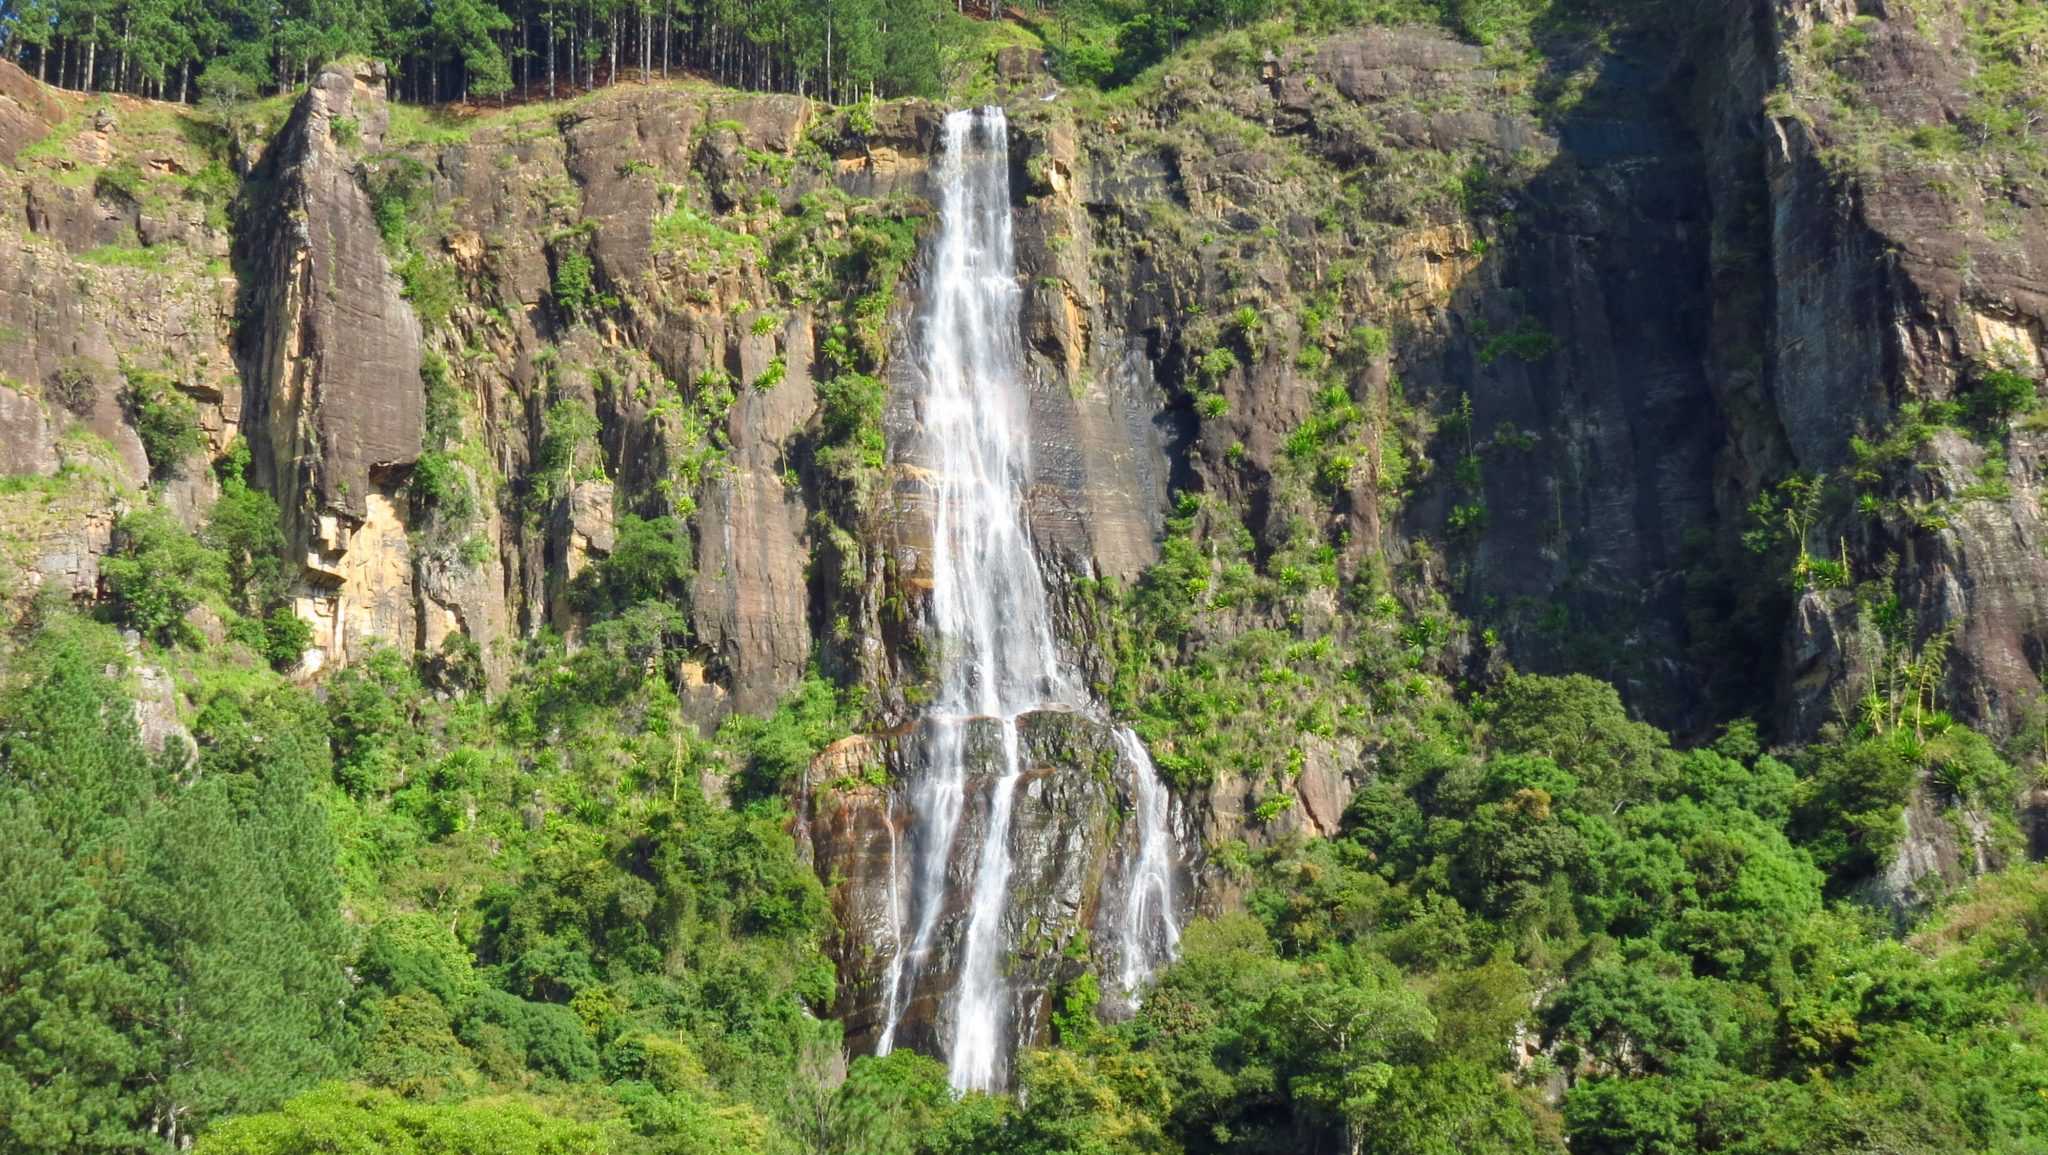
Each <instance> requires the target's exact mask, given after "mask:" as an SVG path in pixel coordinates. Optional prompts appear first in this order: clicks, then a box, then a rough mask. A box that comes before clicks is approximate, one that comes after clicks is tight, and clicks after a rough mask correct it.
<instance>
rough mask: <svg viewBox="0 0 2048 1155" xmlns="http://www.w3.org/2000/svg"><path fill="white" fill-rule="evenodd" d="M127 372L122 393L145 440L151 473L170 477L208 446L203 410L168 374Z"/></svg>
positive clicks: (126, 406)
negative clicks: (203, 430) (201, 425)
mask: <svg viewBox="0 0 2048 1155" xmlns="http://www.w3.org/2000/svg"><path fill="white" fill-rule="evenodd" d="M125 372H126V375H127V378H128V384H127V388H126V389H125V390H124V391H123V393H122V398H121V401H122V407H123V408H124V409H125V410H126V411H127V414H128V420H129V422H130V423H131V424H132V425H134V426H135V435H136V436H137V437H138V438H140V439H141V440H142V452H143V453H144V455H146V456H147V457H148V458H149V468H150V471H151V472H152V473H153V474H155V475H156V476H158V477H168V476H170V475H172V474H174V473H175V472H176V471H177V470H178V469H179V468H180V467H181V466H182V465H183V464H184V462H185V459H186V458H188V457H191V456H192V455H193V454H195V453H197V452H199V451H200V450H201V449H202V448H204V447H205V445H206V435H205V433H204V432H202V431H201V430H200V428H199V407H198V406H196V405H194V404H193V403H192V399H191V398H190V397H187V396H185V394H184V393H183V392H181V391H180V390H179V389H178V386H177V383H176V382H175V381H174V380H173V379H172V378H171V377H169V376H167V375H165V374H162V373H151V372H146V371H144V370H139V369H129V370H126V371H125Z"/></svg>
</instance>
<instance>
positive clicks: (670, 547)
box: [570, 513, 690, 613]
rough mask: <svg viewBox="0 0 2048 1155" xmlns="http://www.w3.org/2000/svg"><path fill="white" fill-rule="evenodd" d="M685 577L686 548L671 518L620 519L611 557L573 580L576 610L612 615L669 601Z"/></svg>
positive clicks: (687, 568)
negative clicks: (655, 601) (652, 602)
mask: <svg viewBox="0 0 2048 1155" xmlns="http://www.w3.org/2000/svg"><path fill="white" fill-rule="evenodd" d="M689 576H690V545H689V539H688V538H687V537H685V536H684V534H683V532H682V529H681V528H680V527H679V526H677V525H676V523H675V519H674V518H668V517H651V518H643V517H635V516H634V515H632V514H630V513H629V514H625V515H622V516H621V517H620V518H619V520H618V524H617V526H616V530H615V534H614V538H613V542H612V551H611V553H610V554H609V555H608V556H606V557H603V558H600V559H598V561H597V562H596V564H594V565H592V566H590V567H589V568H587V569H585V570H584V571H583V572H582V573H580V574H577V575H576V583H575V586H574V588H573V589H572V590H571V591H570V596H571V598H572V599H573V600H574V601H575V603H576V605H577V608H579V609H582V610H584V611H586V612H594V613H617V612H619V611H621V610H624V609H625V608H626V607H628V606H632V605H635V604H637V603H639V602H642V601H647V600H650V599H656V598H662V599H673V598H675V597H678V596H679V595H680V594H681V591H682V586H683V583H684V582H686V581H688V580H689Z"/></svg>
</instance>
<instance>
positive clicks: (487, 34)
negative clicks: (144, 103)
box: [0, 0, 1547, 104]
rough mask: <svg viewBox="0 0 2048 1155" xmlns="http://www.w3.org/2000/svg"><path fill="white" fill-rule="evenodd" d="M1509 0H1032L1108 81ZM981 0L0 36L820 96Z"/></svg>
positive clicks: (218, 9) (87, 56)
mask: <svg viewBox="0 0 2048 1155" xmlns="http://www.w3.org/2000/svg"><path fill="white" fill-rule="evenodd" d="M1543 7H1547V6H1545V5H1530V4H1526V3H1523V0H1306V2H1302V0H1225V2H1221V3H1217V2H1213V0H1171V2H1169V3H1163V4H1143V3H1135V2H1133V0H1031V2H1030V3H1029V4H1027V5H1026V6H1025V8H1024V9H1023V10H1020V11H1017V12H1015V13H1014V14H1015V15H1017V16H1019V17H1021V18H1023V19H1024V20H1026V21H1027V22H1029V23H1031V24H1034V25H1039V26H1042V27H1044V28H1045V29H1046V30H1047V32H1048V33H1049V34H1050V35H1051V36H1052V37H1053V39H1054V40H1055V41H1056V42H1057V43H1059V44H1061V45H1063V46H1065V47H1067V48H1068V49H1069V50H1070V51H1069V52H1067V53H1065V55H1069V56H1071V59H1070V60H1067V61H1065V62H1064V63H1063V65H1062V70H1063V72H1065V73H1067V74H1069V75H1071V76H1073V77H1074V78H1076V79H1078V80H1082V81H1092V82H1106V81H1115V80H1127V79H1129V78H1130V77H1131V76H1133V75H1135V74H1136V73H1137V72H1138V71H1140V70H1142V69H1143V68H1145V67H1146V66H1148V65H1151V64H1153V63H1156V62H1157V61H1159V60H1161V59H1163V58H1164V57H1165V56H1166V54H1167V53H1169V52H1171V51H1172V50H1173V49H1175V48H1176V47H1178V46H1179V45H1180V44H1181V43H1182V42H1183V41H1185V40H1186V39H1188V38H1189V37H1194V36H1199V35H1201V34H1203V33H1205V32H1209V31H1213V30H1215V29H1219V28H1236V27H1243V26H1246V25H1249V24H1253V23H1256V22H1259V21H1262V20H1270V19H1273V18H1276V17H1284V18H1288V19H1291V20H1293V21H1295V22H1296V23H1297V24H1299V25H1300V26H1302V27H1303V28H1304V29H1313V28H1331V27H1338V26H1342V25H1352V24H1359V23H1363V22H1369V21H1372V20H1388V21H1393V20H1431V19H1440V20H1444V21H1447V22H1449V23H1451V24H1453V25H1455V26H1456V27H1458V28H1460V29H1462V30H1464V31H1466V32H1467V33H1469V34H1471V35H1474V36H1476V37H1479V38H1481V39H1490V38H1491V37H1492V36H1494V35H1496V34H1498V32H1499V31H1500V30H1502V29H1503V28H1505V27H1508V26H1512V25H1516V24H1526V23H1527V22H1528V20H1529V19H1530V18H1531V16H1532V15H1534V14H1535V12H1536V10H1537V9H1539V8H1543ZM1004 13H1005V8H1002V7H999V6H998V5H997V4H996V3H995V0H989V2H988V3H987V4H986V6H984V5H983V4H982V0H974V2H973V3H971V4H970V3H968V2H967V0H960V2H959V3H958V4H954V3H949V2H948V0H823V2H821V3H801V2H797V0H708V2H704V3H692V2H690V0H435V2H425V0H367V2H365V3H347V2H337V0H287V2H283V3H278V2H275V0H9V3H7V4H6V5H4V6H0V51H4V52H6V53H7V55H8V56H10V57H11V58H12V59H14V60H15V61H16V62H17V63H19V64H21V65H22V67H23V68H24V69H25V70H27V71H28V72H29V73H30V74H32V75H34V76H36V77H37V78H38V79H41V80H42V81H44V82H45V83H49V84H55V85H59V86H61V87H65V88H71V89H77V90H82V91H88V92H127V93H134V94H137V95H142V96H148V97H153V98H156V99H163V100H173V101H187V100H197V99H200V98H201V97H203V96H206V95H212V96H214V97H216V98H217V99H220V100H223V101H227V102H233V101H235V100H239V99H242V98H245V97H248V96H251V95H257V94H262V93H267V92H274V91H282V90H285V89H288V88H290V87H291V86H293V85H297V84H303V83H304V82H305V81H306V80H307V79H308V78H309V77H310V76H311V75H312V74H313V72H314V71H315V70H316V69H318V68H319V66H320V65H322V64H324V63H326V62H328V61H330V60H335V59H338V58H340V57H343V56H349V55H356V54H362V55H369V56H374V57H376V58H378V59H380V60H384V61H387V62H389V64H390V65H391V67H392V69H393V71H394V75H395V79H394V89H395V91H396V93H397V94H398V95H399V96H400V97H401V98H403V99H406V100H412V101H418V102H424V103H436V104H437V103H440V102H442V101H455V100H469V99H484V100H496V99H500V98H505V97H508V96H517V97H519V98H522V99H527V98H533V97H537V96H544V97H549V98H553V97H556V96H559V95H566V94H567V93H568V92H570V91H573V90H578V89H590V88H595V87H598V86H599V85H600V84H609V83H612V82H613V81H615V80H619V79H628V78H651V77H657V76H658V77H661V78H663V79H666V78H668V77H669V76H670V75H671V74H672V73H673V72H679V71H687V72H691V73H696V74H700V75H703V76H706V77H709V78H710V79H712V80H715V81H717V82H718V83H720V84H727V85H733V86H736V87H741V88H749V89H756V90H761V91H775V92H794V93H800V94H803V95H808V96H815V97H818V98H821V99H824V100H829V101H841V102H844V101H850V100H857V99H860V98H862V97H871V96H881V97H893V96H935V95H938V94H939V92H940V91H941V90H942V88H943V87H944V84H945V80H946V77H945V73H944V66H945V65H946V64H947V63H948V62H949V61H951V60H952V59H953V58H954V57H955V55H956V54H957V52H958V50H959V49H960V48H961V46H962V45H964V44H968V43H970V42H974V41H977V40H978V39H979V38H980V37H981V35H982V31H981V29H980V28H979V27H978V26H979V25H981V24H983V23H985V22H990V21H995V20H996V19H997V18H998V17H1001V16H1003V15H1004Z"/></svg>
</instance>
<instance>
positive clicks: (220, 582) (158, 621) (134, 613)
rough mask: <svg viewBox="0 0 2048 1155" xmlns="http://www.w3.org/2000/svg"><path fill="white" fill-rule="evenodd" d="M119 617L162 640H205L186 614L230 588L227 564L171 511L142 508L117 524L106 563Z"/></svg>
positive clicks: (102, 572)
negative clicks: (111, 548)
mask: <svg viewBox="0 0 2048 1155" xmlns="http://www.w3.org/2000/svg"><path fill="white" fill-rule="evenodd" d="M100 575H101V577H103V578H104V579H105V580H106V583H107V591H108V593H109V594H110V595H111V598H112V604H111V609H112V612H113V617H114V620H115V621H116V622H119V623H120V624H122V625H124V626H127V627H129V628H130V629H133V630H136V631H137V632H139V633H141V634H142V635H143V636H144V637H146V638H149V639H151V640H153V641H156V642H157V643H159V644H161V645H176V644H180V643H183V644H187V645H197V644H199V641H200V639H199V636H198V634H197V632H196V631H194V630H193V629H192V627H191V625H190V624H189V623H187V622H186V620H185V615H186V614H187V613H189V612H190V611H191V609H192V607H194V606H196V605H198V604H199V603H200V602H202V601H205V600H206V599H207V597H209V596H213V595H219V594H221V593H223V592H225V588H226V585H227V565H226V562H225V559H224V558H222V556H221V555H220V554H219V553H217V552H215V551H214V550H210V549H208V548H206V547H205V546H203V545H201V544H200V543H199V541H198V540H197V539H196V538H194V537H193V536H192V535H191V534H190V533H188V532H186V530H185V527H183V526H181V525H179V524H178V523H177V521H176V519H174V518H173V517H172V516H171V515H170V514H168V513H166V512H164V511H163V510H161V509H157V508H154V507H150V508H144V509H138V510H136V511H135V512H133V513H131V514H129V515H127V516H126V517H123V518H122V519H121V520H120V521H119V522H118V523H116V525H115V526H114V549H113V552H112V553H111V554H109V555H108V556H107V557H106V559H105V560H103V561H102V562H101V563H100Z"/></svg>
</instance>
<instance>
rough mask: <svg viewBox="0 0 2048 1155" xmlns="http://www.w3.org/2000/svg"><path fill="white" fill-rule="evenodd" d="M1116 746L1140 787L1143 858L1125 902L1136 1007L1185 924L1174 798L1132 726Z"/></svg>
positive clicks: (1128, 975)
mask: <svg viewBox="0 0 2048 1155" xmlns="http://www.w3.org/2000/svg"><path fill="white" fill-rule="evenodd" d="M1116 744H1117V747H1118V748H1119V749H1120V750H1122V751H1123V756H1124V762H1125V763H1127V764H1128V765H1129V766H1130V767H1131V779H1132V782H1133V784H1134V785H1135V787H1136V789H1135V791H1134V793H1135V794H1136V795H1137V804H1138V805H1137V813H1136V814H1135V815H1133V817H1134V818H1136V819H1137V822H1138V854H1137V858H1136V859H1135V860H1134V861H1133V863H1132V865H1131V878H1130V893H1129V895H1127V896H1126V897H1125V899H1124V919H1123V927H1122V930H1123V941H1122V943H1121V944H1119V945H1120V947H1121V949H1122V954H1123V964H1124V965H1123V973H1122V975H1121V976H1119V977H1120V978H1121V979H1122V980H1123V988H1124V995H1125V996H1126V997H1127V998H1129V999H1131V1000H1132V1001H1133V1002H1134V1003H1135V1001H1136V999H1137V997H1138V994H1139V991H1140V989H1141V988H1142V987H1143V986H1144V985H1145V981H1146V980H1147V979H1150V978H1151V977H1152V972H1153V971H1155V970H1157V969H1159V965H1160V964H1161V963H1164V962H1166V961H1168V960H1169V959H1171V958H1172V957H1173V953H1174V950H1175V949H1176V948H1178V947H1179V946H1180V923H1179V922H1178V921H1177V920H1176V919H1175V918H1174V914H1173V834H1172V832H1171V830H1170V828H1169V826H1168V822H1167V812H1168V810H1169V809H1170V808H1171V806H1172V803H1173V800H1172V798H1171V797H1170V796H1168V794H1167V793H1166V784H1165V783H1163V782H1161V781H1160V780H1159V770H1158V768H1157V767H1155V766H1153V765H1152V755H1150V754H1148V753H1146V751H1145V744H1144V743H1143V742H1140V741H1139V740H1138V736H1137V735H1136V734H1135V733H1133V732H1132V731H1131V728H1130V727H1129V726H1118V727H1117V728H1116Z"/></svg>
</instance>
